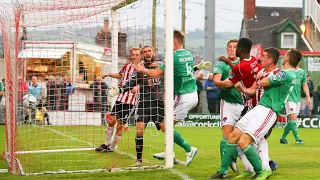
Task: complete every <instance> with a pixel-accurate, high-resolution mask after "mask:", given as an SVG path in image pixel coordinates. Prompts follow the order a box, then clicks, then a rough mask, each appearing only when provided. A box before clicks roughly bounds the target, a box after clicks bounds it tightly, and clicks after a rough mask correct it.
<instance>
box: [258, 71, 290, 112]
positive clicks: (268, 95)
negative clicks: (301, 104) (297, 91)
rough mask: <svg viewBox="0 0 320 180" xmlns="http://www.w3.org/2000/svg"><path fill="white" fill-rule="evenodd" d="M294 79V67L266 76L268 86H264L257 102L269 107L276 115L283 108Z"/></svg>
mask: <svg viewBox="0 0 320 180" xmlns="http://www.w3.org/2000/svg"><path fill="white" fill-rule="evenodd" d="M295 79H296V72H295V70H294V69H288V70H282V71H279V72H277V73H276V74H274V75H271V76H268V80H269V82H270V86H268V87H264V93H263V95H262V97H261V100H260V102H259V104H260V105H262V106H265V107H268V108H271V109H272V110H273V111H274V112H275V113H276V114H277V115H280V113H281V112H282V110H283V107H284V104H285V102H287V101H288V99H289V96H290V94H291V93H292V91H293V89H294V85H293V81H295Z"/></svg>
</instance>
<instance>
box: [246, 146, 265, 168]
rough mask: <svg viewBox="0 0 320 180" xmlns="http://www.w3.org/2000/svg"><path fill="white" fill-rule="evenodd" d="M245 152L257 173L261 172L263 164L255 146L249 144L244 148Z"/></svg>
mask: <svg viewBox="0 0 320 180" xmlns="http://www.w3.org/2000/svg"><path fill="white" fill-rule="evenodd" d="M243 153H244V154H245V155H246V156H247V159H248V160H249V162H250V163H251V164H252V166H253V168H254V171H255V172H256V173H260V172H261V170H262V164H261V162H260V159H259V155H258V152H257V150H256V149H255V148H254V147H253V146H251V145H249V146H247V147H246V148H245V149H243Z"/></svg>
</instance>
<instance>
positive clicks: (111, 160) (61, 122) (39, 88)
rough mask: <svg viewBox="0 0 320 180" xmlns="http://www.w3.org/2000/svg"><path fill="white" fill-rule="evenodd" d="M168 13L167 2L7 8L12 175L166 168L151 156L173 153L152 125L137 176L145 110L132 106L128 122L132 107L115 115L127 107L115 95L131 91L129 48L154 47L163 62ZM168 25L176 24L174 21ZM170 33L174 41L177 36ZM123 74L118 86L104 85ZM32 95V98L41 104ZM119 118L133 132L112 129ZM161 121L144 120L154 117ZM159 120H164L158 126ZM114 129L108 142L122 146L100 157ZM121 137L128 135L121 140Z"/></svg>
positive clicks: (34, 3)
mask: <svg viewBox="0 0 320 180" xmlns="http://www.w3.org/2000/svg"><path fill="white" fill-rule="evenodd" d="M171 3H172V2H171ZM164 6H165V3H164V1H153V0H2V1H1V2H0V28H1V29H0V33H1V37H2V41H3V48H4V56H5V57H4V59H5V66H6V67H5V69H6V77H5V79H6V84H5V97H6V104H5V108H6V109H5V112H6V113H5V120H6V147H5V152H4V153H3V158H5V159H6V160H7V161H8V164H9V167H10V171H11V172H13V173H18V174H21V175H35V174H44V173H71V172H96V171H120V170H134V169H153V168H162V167H163V166H164V164H165V163H164V161H159V160H156V159H154V158H153V157H152V155H153V154H154V153H159V152H163V151H164V150H165V147H164V144H165V141H164V140H165V138H164V134H163V133H162V132H161V131H158V130H157V129H156V128H155V126H154V123H149V124H148V126H147V127H146V128H145V132H144V144H143V163H142V166H140V167H138V168H137V167H131V165H132V164H133V163H134V162H135V161H136V144H135V138H136V126H135V124H136V120H137V116H138V114H137V110H139V107H138V106H137V103H133V102H132V101H133V100H132V101H131V102H130V103H131V106H132V107H130V112H129V113H127V114H125V113H126V112H124V111H127V110H128V109H127V106H125V105H124V104H126V103H127V102H128V100H123V102H125V103H123V104H121V105H120V106H119V107H118V106H117V108H115V104H116V101H119V98H118V97H117V96H115V97H111V96H110V94H109V93H110V90H111V89H112V87H113V86H122V85H124V84H125V83H126V82H129V78H127V79H126V78H125V77H124V76H129V74H125V70H123V67H125V66H126V64H127V63H130V62H132V61H130V60H132V58H133V57H131V56H130V53H131V51H130V49H131V48H133V47H140V48H143V47H144V46H152V47H153V48H154V51H155V58H154V59H155V60H156V62H157V61H159V62H158V64H160V63H162V60H163V59H164V54H165V51H166V49H165V45H164V44H165V28H164V27H166V26H165V8H164ZM153 13H154V15H153ZM169 16H171V18H172V14H171V15H169ZM169 25H170V24H169ZM171 25H172V24H171ZM169 28H170V27H169ZM169 30H171V32H172V27H171V29H169ZM170 43H171V44H172V41H171V42H170ZM168 47H171V48H172V45H171V46H168ZM169 52H171V53H172V49H170V51H169ZM141 53H142V51H141ZM171 56H172V55H171ZM141 59H143V54H141ZM158 64H157V63H156V65H158ZM119 72H120V74H121V76H120V77H119V76H117V75H114V76H111V75H110V76H111V77H110V76H109V77H106V78H102V76H103V75H105V74H110V73H119ZM172 77H173V76H171V78H172ZM116 78H119V79H116ZM171 83H172V81H171ZM131 86H132V84H130V87H131ZM161 86H164V85H163V84H161ZM171 87H173V86H171ZM169 89H170V88H169ZM172 89H173V88H172ZM152 93H158V94H161V93H162V94H163V93H164V92H163V91H160V90H159V92H157V91H156V92H152ZM26 94H32V95H33V96H34V97H35V98H36V99H37V102H36V104H32V103H34V102H33V101H32V98H29V96H28V98H26V96H25V95H26ZM136 94H139V92H138V93H136ZM120 95H121V94H120ZM120 95H119V96H120ZM142 95H143V92H140V96H142ZM171 97H172V96H171ZM132 98H136V97H132ZM144 100H145V101H151V100H147V99H144ZM135 101H136V102H139V99H135ZM130 103H129V104H130ZM170 103H171V104H172V103H173V102H172V101H171V102H170ZM171 107H172V105H171ZM142 108H147V107H142ZM156 108H159V107H156ZM113 109H115V111H116V112H117V114H121V116H123V118H121V120H125V121H127V122H128V129H129V130H128V129H127V128H126V127H125V123H122V124H120V125H118V124H119V122H118V124H116V125H111V126H110V125H109V126H108V125H107V124H108V122H111V121H112V118H110V115H111V116H112V115H113V114H112V113H111V112H112V111H113ZM159 109H160V108H159ZM162 110H163V107H162ZM169 114H170V113H169ZM171 114H172V113H171ZM140 115H141V114H140ZM153 115H154V114H144V116H146V117H149V118H150V117H153ZM161 118H162V119H163V118H164V114H158V116H157V118H156V119H152V118H151V119H152V120H155V121H160V119H161ZM152 120H150V122H152ZM121 126H124V127H121ZM108 127H109V129H110V128H111V129H112V127H114V128H113V130H112V132H113V133H112V139H111V140H110V141H109V142H111V143H112V142H113V140H114V139H115V137H116V136H121V134H122V138H121V140H119V142H118V143H117V146H116V147H115V148H113V149H112V150H114V152H106V151H107V150H105V149H104V150H103V152H102V151H96V148H97V147H100V146H101V144H106V141H107V140H106V130H107V129H108ZM119 127H120V128H119ZM119 129H122V133H117V131H120V130H119ZM170 129H172V127H171V128H170ZM171 137H172V136H171ZM169 144H170V143H169ZM171 144H172V142H171Z"/></svg>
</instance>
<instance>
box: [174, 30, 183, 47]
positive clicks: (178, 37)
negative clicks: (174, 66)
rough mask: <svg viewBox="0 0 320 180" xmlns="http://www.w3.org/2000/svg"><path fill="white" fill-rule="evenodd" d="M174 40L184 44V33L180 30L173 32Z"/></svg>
mask: <svg viewBox="0 0 320 180" xmlns="http://www.w3.org/2000/svg"><path fill="white" fill-rule="evenodd" d="M173 38H174V39H176V40H177V41H178V42H179V43H180V44H183V43H184V33H183V32H181V31H178V30H174V31H173Z"/></svg>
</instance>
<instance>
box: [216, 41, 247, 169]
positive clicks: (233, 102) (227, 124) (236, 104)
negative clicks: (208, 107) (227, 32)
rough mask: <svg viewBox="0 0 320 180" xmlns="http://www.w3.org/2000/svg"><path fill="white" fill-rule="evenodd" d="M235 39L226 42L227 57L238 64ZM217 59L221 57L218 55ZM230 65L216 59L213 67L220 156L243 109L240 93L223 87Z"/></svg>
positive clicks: (234, 166)
mask: <svg viewBox="0 0 320 180" xmlns="http://www.w3.org/2000/svg"><path fill="white" fill-rule="evenodd" d="M237 43H238V40H237V39H232V40H230V41H229V42H228V43H227V48H226V50H227V54H228V59H229V60H230V62H232V64H238V63H239V62H240V60H239V59H238V57H237V56H236V48H237ZM219 59H222V57H220V58H219ZM231 69H232V67H231V66H229V65H228V64H227V63H225V62H224V61H217V62H216V64H215V65H214V68H213V74H214V75H213V81H214V84H215V86H217V87H219V96H220V98H221V102H220V119H221V129H222V138H221V141H220V157H221V158H222V153H223V149H224V147H225V145H226V142H227V139H228V137H229V134H230V133H231V132H232V130H233V127H234V125H235V123H236V121H237V120H238V119H239V118H240V114H241V111H242V109H243V101H242V98H241V94H240V93H239V92H238V91H237V90H236V89H235V88H233V87H232V88H224V86H225V84H224V82H223V81H224V80H226V79H228V78H229V75H230V71H231ZM230 167H231V168H232V169H233V171H237V169H238V168H237V165H236V163H235V160H234V162H233V163H232V165H231V166H230Z"/></svg>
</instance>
